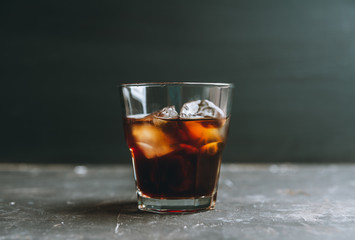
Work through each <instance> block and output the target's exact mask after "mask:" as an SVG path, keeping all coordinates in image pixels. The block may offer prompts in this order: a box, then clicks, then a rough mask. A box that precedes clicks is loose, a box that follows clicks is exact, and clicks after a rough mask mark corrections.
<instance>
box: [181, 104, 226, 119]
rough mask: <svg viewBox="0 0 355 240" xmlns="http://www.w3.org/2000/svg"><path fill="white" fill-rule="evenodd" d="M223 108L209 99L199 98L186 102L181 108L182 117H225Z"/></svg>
mask: <svg viewBox="0 0 355 240" xmlns="http://www.w3.org/2000/svg"><path fill="white" fill-rule="evenodd" d="M223 117H225V114H224V112H223V111H222V109H220V108H219V107H217V106H216V105H215V104H214V103H213V102H211V101H209V100H197V101H192V102H187V103H185V104H184V105H183V106H182V108H181V110H180V118H183V119H196V118H223Z"/></svg>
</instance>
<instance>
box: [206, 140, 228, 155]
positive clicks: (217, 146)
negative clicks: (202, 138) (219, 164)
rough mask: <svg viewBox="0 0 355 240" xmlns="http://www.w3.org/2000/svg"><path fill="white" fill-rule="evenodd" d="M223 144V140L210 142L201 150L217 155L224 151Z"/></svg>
mask: <svg viewBox="0 0 355 240" xmlns="http://www.w3.org/2000/svg"><path fill="white" fill-rule="evenodd" d="M223 145H224V144H223V143H222V142H212V143H208V144H206V145H204V146H203V147H202V148H201V152H202V153H204V154H208V155H215V154H217V153H220V152H221V151H222V148H223Z"/></svg>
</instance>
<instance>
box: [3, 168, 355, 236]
mask: <svg viewBox="0 0 355 240" xmlns="http://www.w3.org/2000/svg"><path fill="white" fill-rule="evenodd" d="M134 191H135V190H134V182H133V176H132V171H131V168H130V166H72V165H42V166H40V165H9V164H0V239H1V240H5V239H6V240H7V239H29V240H31V239H51V240H53V239H291V240H292V239H322V240H324V239H337V240H339V239H353V238H354V236H355V228H354V224H355V165H236V164H233V165H223V167H222V173H221V179H220V184H219V193H218V201H217V207H216V209H215V210H212V211H207V212H201V213H197V214H185V215H177V214H175V215H157V214H151V213H143V212H139V211H138V210H137V205H136V202H135V192H134Z"/></svg>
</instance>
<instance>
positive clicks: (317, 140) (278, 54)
mask: <svg viewBox="0 0 355 240" xmlns="http://www.w3.org/2000/svg"><path fill="white" fill-rule="evenodd" d="M0 14H1V15H0V16H1V17H0V27H1V31H0V33H1V35H0V36H1V38H0V41H1V42H0V43H1V44H0V46H1V53H0V64H1V65H0V66H1V71H0V79H1V85H0V106H1V118H0V141H1V142H0V161H1V162H45V163H55V162H65V163H130V157H129V152H128V150H127V147H126V145H125V143H124V139H123V133H122V122H121V119H120V103H119V97H118V90H117V88H116V85H117V84H119V83H123V82H144V81H204V82H233V83H234V84H235V94H234V101H233V115H232V122H231V129H230V135H229V142H228V147H227V149H226V151H225V154H224V162H339V161H340V162H350V161H355V111H354V102H355V79H354V77H355V1H350V0H348V1H347V0H312V1H310V0H295V1H293V0H280V1H265V0H236V1H225V0H222V1H205V0H203V1H202V0H201V1H167V0H166V1H118V0H115V1H113V0H106V1H84V0H80V1H79V0H74V1H73V0H71V1H65V0H62V1H54V0H46V1H39V0H34V1H15V0H14V1H9V0H6V1H1V3H0Z"/></svg>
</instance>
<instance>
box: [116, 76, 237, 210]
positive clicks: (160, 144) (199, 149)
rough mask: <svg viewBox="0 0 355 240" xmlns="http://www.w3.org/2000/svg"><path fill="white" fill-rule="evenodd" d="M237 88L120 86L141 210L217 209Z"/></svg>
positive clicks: (224, 85) (190, 84) (214, 85)
mask: <svg viewBox="0 0 355 240" xmlns="http://www.w3.org/2000/svg"><path fill="white" fill-rule="evenodd" d="M232 88H233V86H232V84H227V83H197V82H196V83H193V82H163V83H136V84H122V85H121V86H120V95H121V98H122V101H121V102H122V104H123V107H122V109H123V117H124V131H125V138H126V142H127V144H128V147H129V149H130V152H131V155H132V163H133V170H134V178H135V182H136V188H137V197H138V208H139V209H140V210H143V211H149V212H158V213H167V212H197V211H202V210H207V209H213V208H214V206H215V204H216V197H217V186H218V179H219V172H220V165H221V159H222V151H223V148H224V146H225V144H226V139H227V133H228V126H229V121H230V111H231V95H232Z"/></svg>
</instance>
